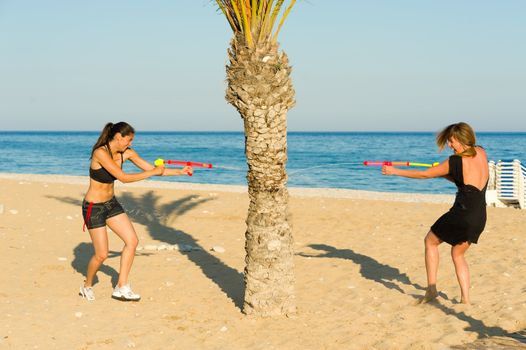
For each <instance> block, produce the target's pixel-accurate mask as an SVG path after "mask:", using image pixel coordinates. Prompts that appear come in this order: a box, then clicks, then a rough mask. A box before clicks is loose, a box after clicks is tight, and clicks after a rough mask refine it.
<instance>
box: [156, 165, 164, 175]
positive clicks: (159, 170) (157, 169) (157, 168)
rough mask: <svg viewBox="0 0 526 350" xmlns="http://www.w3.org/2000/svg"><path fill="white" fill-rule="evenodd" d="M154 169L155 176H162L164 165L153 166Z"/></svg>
mask: <svg viewBox="0 0 526 350" xmlns="http://www.w3.org/2000/svg"><path fill="white" fill-rule="evenodd" d="M155 170H156V171H155V175H157V176H163V174H164V170H165V167H164V165H160V166H156V167H155Z"/></svg>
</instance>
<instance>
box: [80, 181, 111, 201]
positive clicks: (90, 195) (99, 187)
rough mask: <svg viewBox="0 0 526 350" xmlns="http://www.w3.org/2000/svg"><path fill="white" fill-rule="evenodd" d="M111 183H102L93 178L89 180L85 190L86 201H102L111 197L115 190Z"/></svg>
mask: <svg viewBox="0 0 526 350" xmlns="http://www.w3.org/2000/svg"><path fill="white" fill-rule="evenodd" d="M113 188H114V186H113V183H111V184H104V183H101V182H98V181H95V180H93V179H90V180H89V188H88V192H86V196H85V199H86V201H87V202H93V203H102V202H107V201H109V200H110V199H112V198H113V196H114V194H115V192H114V190H113Z"/></svg>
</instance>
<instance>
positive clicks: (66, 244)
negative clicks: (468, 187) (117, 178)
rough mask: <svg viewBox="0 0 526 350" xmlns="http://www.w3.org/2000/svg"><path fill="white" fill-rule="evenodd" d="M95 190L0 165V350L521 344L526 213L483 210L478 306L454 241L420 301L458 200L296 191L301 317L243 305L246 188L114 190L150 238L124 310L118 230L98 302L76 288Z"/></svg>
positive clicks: (293, 207) (475, 257)
mask: <svg viewBox="0 0 526 350" xmlns="http://www.w3.org/2000/svg"><path fill="white" fill-rule="evenodd" d="M87 184H88V178H87V177H74V176H51V175H25V174H0V242H1V247H2V250H1V251H2V254H0V263H1V265H0V266H1V267H2V273H1V276H2V277H1V280H0V320H1V321H0V348H1V349H4V348H5V349H128V348H137V349H457V348H458V349H460V348H463V349H485V348H487V349H495V348H526V332H524V329H525V328H526V317H525V315H526V293H525V292H526V282H525V281H524V280H523V278H524V276H526V261H525V260H526V255H525V254H524V251H525V248H526V240H525V239H524V238H525V237H524V235H525V234H526V211H521V210H518V209H512V208H488V223H487V226H486V230H485V232H484V233H483V234H482V236H481V239H480V241H479V244H478V245H474V246H473V247H471V248H470V250H469V251H468V255H467V259H468V262H469V264H470V270H471V280H472V288H471V299H472V302H473V305H472V306H470V307H467V306H465V305H462V304H460V303H459V299H460V290H459V288H458V285H457V281H456V277H455V273H454V269H453V264H452V263H451V259H450V256H449V246H448V245H445V244H443V245H441V246H440V254H441V264H440V270H439V277H438V288H439V290H440V297H439V299H438V300H437V302H434V303H431V304H427V305H418V304H417V302H418V300H419V299H420V297H421V296H422V295H423V294H424V287H425V267H424V255H423V254H424V252H423V238H424V236H425V234H426V233H427V231H428V229H429V226H430V225H431V224H433V222H434V221H435V220H436V219H437V218H438V217H439V216H440V215H441V214H442V213H443V212H445V211H446V210H447V209H448V208H449V207H450V204H451V202H452V196H433V195H413V194H410V195H409V194H396V193H389V194H386V193H373V192H364V191H349V190H328V189H291V198H290V212H291V222H292V225H293V234H294V239H295V252H296V257H295V265H296V268H295V275H296V298H297V305H298V313H297V315H296V316H294V317H291V318H286V317H280V318H267V319H260V318H255V317H248V316H245V315H244V314H243V313H242V312H241V306H242V300H243V275H242V271H243V268H244V257H245V252H244V232H245V224H244V220H245V216H246V210H247V205H248V198H247V194H246V189H245V188H244V187H242V186H241V187H240V186H238V187H235V186H220V185H198V184H192V185H191V184H176V183H166V182H154V181H143V182H140V183H136V184H126V185H123V184H119V185H118V186H117V189H116V193H117V197H118V199H119V200H120V201H121V203H122V204H123V205H124V207H125V208H126V209H127V211H128V214H129V215H130V217H131V218H132V221H133V222H134V225H135V228H136V231H137V233H138V236H139V240H140V243H139V244H140V247H141V250H140V251H138V252H137V256H136V259H135V263H134V266H133V269H132V273H131V276H130V280H131V283H132V287H133V289H134V290H136V291H137V292H139V293H140V294H141V295H142V300H141V301H140V302H139V303H124V302H119V301H116V300H113V299H111V298H110V295H111V292H112V286H113V284H114V283H115V282H116V279H117V274H118V268H119V253H120V250H121V248H122V242H121V241H120V240H119V239H118V238H117V237H116V236H115V234H113V233H111V232H110V235H109V237H110V257H109V258H108V260H107V261H106V262H105V264H104V267H103V268H102V269H101V270H100V271H99V273H98V283H97V284H96V285H95V288H94V289H95V293H96V297H97V300H95V301H94V302H88V301H86V300H84V299H82V298H81V297H80V296H78V289H79V286H80V285H81V283H82V281H83V275H84V274H85V270H86V263H87V260H88V259H89V258H90V256H91V252H92V248H91V244H90V239H89V235H88V234H87V233H85V232H84V233H83V232H82V216H81V210H80V204H81V201H82V198H83V194H84V192H85V190H86V189H87ZM159 249H160V250H159Z"/></svg>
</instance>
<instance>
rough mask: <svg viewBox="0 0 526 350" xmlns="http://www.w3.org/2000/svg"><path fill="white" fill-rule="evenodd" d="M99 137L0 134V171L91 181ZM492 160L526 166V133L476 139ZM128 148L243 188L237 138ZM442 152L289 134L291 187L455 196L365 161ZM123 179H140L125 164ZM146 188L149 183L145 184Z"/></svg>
mask: <svg viewBox="0 0 526 350" xmlns="http://www.w3.org/2000/svg"><path fill="white" fill-rule="evenodd" d="M98 135H99V132H63V131H57V132H22V131H20V132H18V131H16V132H15V131H13V132H0V172H3V173H31V174H61V175H84V176H86V175H88V169H89V157H90V152H91V147H92V146H93V144H94V143H95V141H96V140H97V138H98ZM477 137H478V139H477V143H478V144H480V145H482V146H483V147H484V148H485V149H486V151H487V153H488V157H489V159H490V160H495V161H498V160H499V159H506V160H507V159H519V160H521V161H522V162H526V133H523V132H521V133H485V132H481V133H478V134H477ZM133 148H134V149H135V150H136V151H137V152H138V153H139V155H141V157H143V158H144V159H146V160H148V161H149V162H151V163H153V162H154V161H155V159H157V158H163V159H177V160H184V161H193V162H202V163H212V164H213V168H212V169H200V168H195V171H194V176H192V177H189V176H177V177H162V178H159V177H154V178H152V179H153V180H156V181H159V180H160V181H178V182H192V183H210V184H226V185H246V171H247V165H246V161H245V155H244V135H243V133H241V132H138V133H137V134H136V136H135V139H134V142H133ZM450 154H451V151H450V150H449V149H445V150H444V151H443V152H442V153H439V152H438V150H437V147H436V145H435V134H434V133H431V132H289V135H288V158H289V159H288V163H287V172H288V175H289V181H288V186H289V187H311V188H312V187H316V188H320V187H321V188H344V189H354V190H367V191H380V192H408V193H436V194H452V193H455V191H456V189H455V186H454V185H453V184H451V183H450V182H448V181H446V180H444V179H431V180H412V179H405V178H400V177H394V176H382V174H381V171H380V168H379V167H366V166H364V165H363V161H364V160H390V161H411V162H420V163H433V162H441V161H443V160H445V159H446V158H447V157H448V156H449V155H450ZM124 170H125V171H126V172H137V171H139V169H137V168H135V166H134V165H133V164H131V163H130V162H126V163H125V166H124ZM146 181H147V180H146Z"/></svg>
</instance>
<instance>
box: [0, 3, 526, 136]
mask: <svg viewBox="0 0 526 350" xmlns="http://www.w3.org/2000/svg"><path fill="white" fill-rule="evenodd" d="M525 14H526V1H524V0H515V1H513V0H441V1H438V0H435V1H427V0H418V1H416V0H415V1H404V0H399V1H392V0H383V1H382V0H367V1H364V0H361V1H353V0H309V1H301V0H299V1H298V3H297V5H296V7H295V8H294V10H293V12H292V13H291V14H290V16H289V18H288V21H287V22H286V24H285V27H284V28H283V30H282V32H281V33H280V38H279V41H280V43H281V48H282V49H283V50H285V52H286V53H287V54H288V55H289V58H290V61H291V63H292V65H293V83H294V86H295V89H296V93H297V94H296V99H297V105H296V107H295V108H294V109H292V110H291V111H290V112H289V130H292V131H401V130H407V131H436V130H438V129H440V128H442V127H443V126H445V125H447V124H450V123H453V122H457V121H461V120H462V121H467V122H469V123H471V124H472V125H473V126H474V127H475V129H476V130H480V131H526V103H525V102H524V101H526V64H525V62H526V45H525V38H526V20H525V19H524V18H525V16H524V15H525ZM230 36H231V32H230V28H229V26H228V24H227V23H226V21H225V19H224V18H223V17H222V16H221V15H220V14H219V13H218V12H217V11H216V7H215V6H214V4H213V3H212V2H210V1H208V0H148V1H146V0H143V1H139V0H92V1H75V0H62V1H59V0H45V1H42V0H0V130H100V129H101V128H102V126H103V125H104V123H106V122H107V121H120V120H125V121H128V122H130V123H131V124H132V125H134V126H135V127H136V129H138V130H181V131H185V130H210V131H225V130H234V131H237V130H242V121H241V119H240V117H239V116H238V114H237V112H236V111H235V110H234V108H233V107H231V106H230V105H228V104H227V103H226V102H225V100H224V90H225V64H226V50H227V48H228V44H229V39H230Z"/></svg>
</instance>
